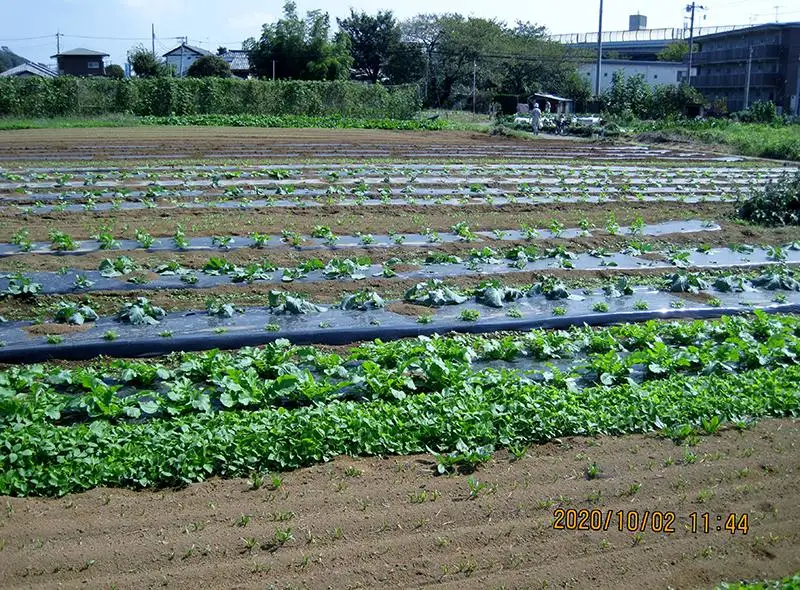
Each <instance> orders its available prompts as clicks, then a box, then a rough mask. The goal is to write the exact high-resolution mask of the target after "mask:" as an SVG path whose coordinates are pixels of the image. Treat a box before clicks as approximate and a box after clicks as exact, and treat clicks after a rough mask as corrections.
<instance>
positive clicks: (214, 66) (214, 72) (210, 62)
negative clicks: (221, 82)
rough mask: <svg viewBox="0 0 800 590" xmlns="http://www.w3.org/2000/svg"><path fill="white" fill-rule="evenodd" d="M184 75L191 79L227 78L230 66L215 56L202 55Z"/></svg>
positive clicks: (229, 73)
mask: <svg viewBox="0 0 800 590" xmlns="http://www.w3.org/2000/svg"><path fill="white" fill-rule="evenodd" d="M186 75H187V76H189V77H191V78H229V77H230V75H231V66H230V64H229V63H228V62H226V61H225V60H224V59H222V58H221V57H219V56H217V55H204V56H203V57H199V58H197V59H196V60H195V61H194V63H193V64H192V65H190V66H189V69H188V70H187V71H186Z"/></svg>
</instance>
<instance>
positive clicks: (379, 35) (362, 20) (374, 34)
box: [337, 8, 400, 83]
mask: <svg viewBox="0 0 800 590" xmlns="http://www.w3.org/2000/svg"><path fill="white" fill-rule="evenodd" d="M337 22H338V23H339V28H340V29H341V30H342V31H344V32H345V33H347V35H348V37H350V42H351V44H352V54H353V69H354V70H355V71H354V77H355V78H357V79H361V80H369V81H370V82H373V83H375V82H377V81H378V80H382V79H385V78H386V77H387V68H388V66H389V61H390V60H391V57H392V53H393V52H394V51H395V50H396V49H397V47H398V45H399V44H400V27H399V26H398V25H397V22H396V21H395V20H394V16H392V12H391V11H390V10H387V11H378V14H377V15H376V16H371V15H369V14H367V13H366V12H359V13H356V12H355V11H354V10H353V9H352V8H351V9H350V16H349V17H348V18H346V19H337Z"/></svg>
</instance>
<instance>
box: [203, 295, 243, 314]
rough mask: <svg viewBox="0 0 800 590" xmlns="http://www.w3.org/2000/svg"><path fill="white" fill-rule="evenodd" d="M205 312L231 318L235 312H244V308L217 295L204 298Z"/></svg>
mask: <svg viewBox="0 0 800 590" xmlns="http://www.w3.org/2000/svg"><path fill="white" fill-rule="evenodd" d="M206 313H207V314H208V315H211V316H215V317H219V318H232V317H233V316H234V315H235V314H237V313H244V309H242V308H241V307H234V306H233V304H231V303H227V302H225V301H223V300H221V299H219V298H217V297H209V298H208V299H206Z"/></svg>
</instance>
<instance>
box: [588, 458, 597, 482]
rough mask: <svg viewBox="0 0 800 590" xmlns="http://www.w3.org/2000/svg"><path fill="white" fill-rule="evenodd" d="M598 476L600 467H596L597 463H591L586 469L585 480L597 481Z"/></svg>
mask: <svg viewBox="0 0 800 590" xmlns="http://www.w3.org/2000/svg"><path fill="white" fill-rule="evenodd" d="M599 476H600V467H598V466H597V463H595V462H594V461H592V462H591V463H589V465H588V466H587V467H586V479H597V478H598V477H599Z"/></svg>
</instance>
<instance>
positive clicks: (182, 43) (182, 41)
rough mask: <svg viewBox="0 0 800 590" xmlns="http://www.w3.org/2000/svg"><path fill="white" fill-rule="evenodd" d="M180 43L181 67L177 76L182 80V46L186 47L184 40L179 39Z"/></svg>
mask: <svg viewBox="0 0 800 590" xmlns="http://www.w3.org/2000/svg"><path fill="white" fill-rule="evenodd" d="M180 42H181V67H180V70H179V72H180V73H179V74H178V76H179V77H180V78H183V46H184V45H186V43H185V42H184V40H183V39H182V38H181V39H180Z"/></svg>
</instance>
